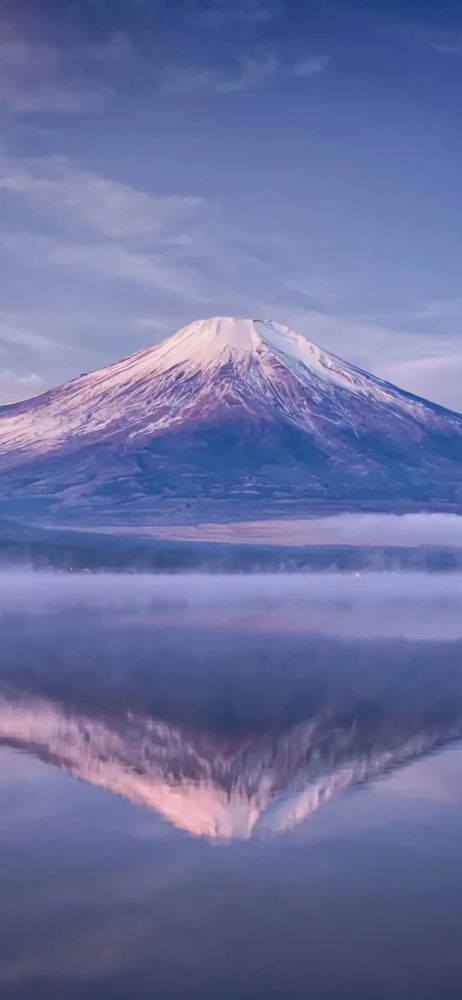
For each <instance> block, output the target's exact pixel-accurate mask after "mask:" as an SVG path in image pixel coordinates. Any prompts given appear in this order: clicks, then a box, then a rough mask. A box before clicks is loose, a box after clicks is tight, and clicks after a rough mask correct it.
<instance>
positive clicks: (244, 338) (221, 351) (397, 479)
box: [0, 318, 462, 516]
mask: <svg viewBox="0 0 462 1000" xmlns="http://www.w3.org/2000/svg"><path fill="white" fill-rule="evenodd" d="M0 473H1V486H0V510H1V511H2V512H3V513H5V514H8V513H10V512H11V510H15V511H16V512H17V510H18V509H19V510H25V511H29V512H36V513H38V512H40V511H52V512H55V513H63V512H64V513H66V511H67V512H69V511H72V510H74V511H77V512H85V511H96V512H98V511H100V512H101V513H102V514H109V513H112V514H113V513H116V514H118V515H120V514H122V513H125V514H129V515H130V516H131V515H132V514H133V515H135V514H136V512H138V513H139V514H140V515H143V516H145V515H146V516H149V515H150V514H152V513H153V512H155V511H162V510H164V511H165V510H166V509H167V508H173V509H175V510H177V511H180V510H181V509H183V510H184V509H186V508H194V507H196V506H197V509H201V507H202V509H206V508H207V505H209V506H210V505H212V506H213V505H216V506H217V507H218V508H220V507H221V508H222V509H223V510H224V511H225V512H226V510H227V509H228V510H231V509H233V510H236V509H238V510H240V511H244V510H249V509H254V510H255V509H256V510H260V511H261V510H262V509H264V510H265V512H268V511H270V510H271V509H278V508H281V509H282V508H284V505H285V507H286V508H288V509H291V510H297V512H306V511H308V510H309V509H310V507H311V508H312V507H313V505H323V504H336V505H338V506H340V507H342V506H343V507H345V508H348V507H352V506H354V505H357V504H369V505H372V506H374V505H375V506H382V505H387V504H388V505H392V506H395V507H396V506H397V505H400V504H402V503H406V502H411V503H413V504H414V505H417V506H420V507H431V506H433V507H440V508H441V507H442V508H444V507H445V506H446V505H453V506H455V507H457V506H458V505H460V504H461V503H462V416H461V415H460V414H457V413H453V412H451V411H449V410H446V409H444V408H443V407H441V406H437V405H436V404H433V403H430V402H428V401H426V400H423V399H420V398H418V397H417V396H414V395H412V394H410V393H408V392H404V391H402V390H400V389H398V388H396V387H395V386H393V385H390V384H388V383H386V382H383V381H381V380H380V379H378V378H376V377H374V376H372V375H369V374H367V373H366V372H363V371H361V370H360V369H359V368H357V367H355V366H354V365H351V364H348V363H347V362H344V361H341V360H339V359H338V358H336V357H335V356H334V355H332V354H329V353H327V352H326V351H323V350H322V349H321V348H319V347H316V346H315V345H314V344H312V343H310V342H309V341H308V340H306V339H305V338H304V337H302V336H300V335H298V334H296V333H294V332H293V331H292V330H290V329H288V328H287V327H284V326H280V325H279V324H277V323H274V322H270V321H260V320H244V319H231V318H215V319H209V320H203V321H198V322H195V323H192V324H191V325H190V326H187V327H185V328H184V329H182V330H180V331H179V332H178V333H176V334H175V335H174V336H172V337H170V338H168V339H166V340H164V341H162V343H160V344H157V345H155V346H154V347H153V348H151V349H149V350H145V351H141V352H139V353H137V354H134V355H132V356H131V357H129V358H127V359H125V360H123V361H120V362H117V363H116V364H113V365H110V366H108V367H107V368H103V369H101V370H99V371H96V372H92V373H90V374H84V375H81V376H80V377H79V378H76V379H74V380H73V381H72V382H70V383H68V384H66V385H64V386H61V387H59V388H56V389H52V390H50V391H48V392H46V393H44V394H43V395H41V396H38V397H36V398H35V399H31V400H27V401H25V402H21V403H17V404H13V405H12V406H7V407H3V408H1V409H0ZM263 503H264V504H265V507H264V508H262V504H263Z"/></svg>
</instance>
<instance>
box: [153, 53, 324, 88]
mask: <svg viewBox="0 0 462 1000" xmlns="http://www.w3.org/2000/svg"><path fill="white" fill-rule="evenodd" d="M327 65H328V58H327V56H321V55H313V56H306V57H305V58H304V59H302V60H299V61H298V62H295V63H292V62H290V61H283V60H282V59H281V58H280V57H279V56H278V55H276V54H275V53H274V52H271V53H266V54H265V55H258V56H248V57H247V58H246V59H243V60H241V61H240V62H239V63H238V64H237V65H236V66H234V67H233V68H231V69H227V70H223V69H216V68H212V67H207V66H170V67H167V68H166V70H165V72H164V76H163V82H162V89H163V90H164V92H165V93H167V94H180V95H185V94H190V95H191V96H200V95H206V94H216V95H218V96H226V95H229V94H243V93H247V92H248V91H252V90H258V89H260V88H261V87H263V86H265V85H266V84H269V83H271V82H273V81H274V80H275V79H276V78H277V77H286V78H287V77H290V76H293V77H298V78H299V79H302V78H308V77H310V76H316V75H317V74H318V73H321V72H322V71H323V70H324V69H325V68H326V67H327Z"/></svg>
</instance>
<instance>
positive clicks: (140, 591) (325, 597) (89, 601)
mask: <svg viewBox="0 0 462 1000" xmlns="http://www.w3.org/2000/svg"><path fill="white" fill-rule="evenodd" d="M79 611H85V612H91V614H92V615H98V613H103V612H105V613H107V612H109V613H111V614H112V613H114V614H115V615H116V616H117V618H119V617H120V616H122V617H130V619H131V620H135V619H136V617H137V616H139V618H140V621H144V622H145V621H146V619H149V621H150V622H151V623H152V624H156V623H158V624H159V625H161V626H162V627H165V626H167V627H169V626H171V627H172V629H178V628H181V627H185V626H190V625H199V626H200V627H206V628H215V627H220V626H230V625H231V626H233V625H235V626H236V628H239V629H241V630H242V629H251V630H256V631H270V632H273V631H274V632H276V631H277V632H279V633H284V632H292V631H310V632H327V633H329V634H345V635H365V636H370V635H377V636H382V635H383V636H406V637H418V638H427V637H428V638H431V637H435V638H436V637H440V636H445V637H446V638H457V637H460V636H462V575H461V574H450V575H444V574H432V575H426V574H422V573H415V574H414V573H365V574H356V573H350V574H345V573H342V574H337V573H331V574H287V575H285V574H278V575H269V574H265V575H261V576H259V575H253V576H245V575H242V576H241V575H231V576H220V575H214V576H207V575H205V574H197V575H195V574H185V575H174V576H162V575H153V576H149V575H137V574H129V575H120V574H117V575H110V574H95V575H92V574H62V573H51V572H43V573H42V572H32V571H22V570H21V571H19V570H14V571H13V570H11V571H4V572H2V573H0V627H1V621H2V618H3V619H5V618H10V617H11V616H14V617H15V618H16V619H17V618H18V616H19V618H21V617H24V618H27V619H30V618H33V617H34V616H36V615H43V614H48V613H52V614H56V613H58V614H59V613H60V612H62V613H66V615H69V614H72V613H73V612H75V613H76V614H77V613H78V612H79Z"/></svg>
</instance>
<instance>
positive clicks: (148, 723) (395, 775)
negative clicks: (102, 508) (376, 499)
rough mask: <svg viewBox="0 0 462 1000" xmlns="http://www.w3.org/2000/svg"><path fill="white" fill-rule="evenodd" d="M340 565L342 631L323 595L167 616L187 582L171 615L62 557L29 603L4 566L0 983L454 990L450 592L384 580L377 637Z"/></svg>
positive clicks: (455, 662) (382, 992)
mask: <svg viewBox="0 0 462 1000" xmlns="http://www.w3.org/2000/svg"><path fill="white" fill-rule="evenodd" d="M354 582H355V581H354V580H351V583H350V586H351V588H352V590H351V592H350V598H349V599H350V611H351V610H353V611H354V614H355V615H356V619H355V620H356V622H357V625H356V626H355V628H354V629H350V630H348V629H345V628H344V627H343V626H342V627H341V626H339V627H338V629H337V631H336V630H335V628H334V629H332V627H331V626H332V624H333V623H334V622H335V621H336V620H340V622H344V621H345V620H346V619H345V614H346V612H345V607H343V606H342V604H341V606H340V607H336V606H335V605H334V604H332V605H331V607H330V609H328V607H327V605H328V601H327V597H326V595H324V598H323V601H324V605H325V608H326V614H327V613H329V617H328V618H325V619H323V622H324V625H322V626H319V623H318V628H317V629H315V628H314V627H313V621H314V619H313V618H310V617H309V616H308V617H307V618H305V625H304V628H302V627H301V624H300V627H299V628H297V630H293V629H291V628H288V630H287V631H286V632H284V630H283V629H281V628H279V629H275V628H274V627H272V628H270V627H269V626H268V628H264V627H259V628H256V629H252V628H251V627H250V625H249V618H248V617H247V618H246V620H245V627H243V628H242V629H239V627H238V618H234V619H233V622H232V623H231V624H230V622H229V621H228V622H223V621H222V620H220V618H219V617H218V618H217V617H216V616H215V615H214V613H213V611H210V607H209V612H210V613H209V618H208V620H207V621H206V619H205V617H204V615H205V611H206V606H205V605H206V603H207V602H200V601H198V602H197V607H196V612H197V615H198V618H197V619H194V615H192V616H191V615H190V616H189V617H188V618H187V619H186V621H185V620H184V618H182V614H183V611H182V609H181V601H180V600H179V596H180V595H181V587H182V586H183V583H182V582H180V584H179V591H178V595H177V597H178V600H177V602H176V604H175V602H172V604H171V607H170V614H171V615H174V614H176V615H177V616H178V619H179V620H178V627H177V628H174V629H172V627H171V626H170V625H169V624H167V623H166V620H165V612H166V603H167V598H166V595H165V593H164V600H163V602H162V607H160V606H156V600H155V598H153V595H152V592H150V593H149V600H146V599H144V600H143V601H141V602H140V600H139V596H138V600H137V601H135V602H133V603H132V606H131V607H127V606H126V611H125V613H122V611H121V608H120V605H118V604H117V603H116V606H114V592H111V594H110V593H109V591H108V590H106V591H105V590H104V586H105V583H104V580H103V578H100V580H99V591H98V593H99V597H98V600H97V602H96V605H95V601H94V600H93V597H94V594H95V589H93V590H92V587H93V588H94V581H91V585H90V588H89V589H88V590H87V592H86V593H87V595H88V598H89V599H86V598H85V597H84V594H83V591H82V586H81V584H80V583H78V584H76V585H75V587H76V589H75V590H74V595H73V596H71V595H70V593H69V592H67V594H66V595H65V596H64V598H63V588H65V581H64V582H63V579H61V580H59V579H57V580H56V587H57V590H56V594H57V593H58V590H59V591H60V594H61V600H58V597H56V600H54V601H53V600H50V594H51V591H48V593H47V597H46V601H45V600H44V596H45V592H44V590H43V588H42V592H41V602H40V601H37V603H36V604H35V605H34V604H33V603H32V602H29V606H28V614H27V615H25V614H24V610H23V609H21V607H20V606H18V604H16V606H14V601H13V600H12V593H13V590H12V589H10V599H9V600H6V601H5V602H4V604H3V608H2V611H1V614H0V618H1V621H0V625H1V630H2V645H1V649H0V742H1V748H0V816H1V820H0V882H1V885H2V897H3V898H4V899H6V900H7V901H8V905H7V906H6V907H5V906H4V907H2V910H1V912H0V940H1V941H2V944H1V945H0V984H2V987H3V990H4V994H5V996H8V997H10V996H11V997H12V998H16V997H17V998H20V1000H25V998H29V997H31V998H32V997H34V998H35V997H36V996H53V997H57V998H60V997H63V998H64V1000H67V998H68V997H70V998H73V997H78V996H79V997H80V996H82V995H85V996H89V997H91V998H93V997H95V998H99V997H101V998H103V1000H106V998H107V1000H109V998H111V1000H112V998H113V997H115V998H117V997H120V998H129V997H130V998H131V997H133V996H135V997H138V996H140V997H145V996H146V997H148V996H152V988H153V986H152V984H153V982H154V981H155V983H156V996H160V997H161V998H163V997H170V996H172V995H175V996H188V997H189V996H191V997H193V998H196V997H197V998H206V1000H208V998H210V1000H211V998H215V997H217V996H220V997H222V996H223V997H226V998H227V997H229V998H234V997H239V998H240V997H249V998H251V997H252V998H253V997H258V998H260V997H261V998H263V997H267V996H275V997H278V998H279V997H280V998H281V1000H282V998H283V997H284V998H285V997H288V996H290V997H292V996H293V997H295V998H300V1000H302V998H303V1000H304V998H306V997H307V996H310V997H315V998H318V997H319V998H321V997H322V998H324V997H328V998H331V997H332V998H334V1000H337V998H338V1000H340V997H342V1000H345V997H347V998H349V997H351V998H352V1000H353V997H354V998H355V1000H357V998H359V1000H360V998H362V997H364V1000H366V997H367V998H369V997H374V998H375V997H377V998H382V997H383V998H388V997H390V998H395V997H397V998H401V997H402V998H403V1000H404V997H406V998H407V997H409V995H415V996H418V997H419V1000H420V998H422V1000H427V998H428V1000H430V998H433V997H436V996H438V998H442V1000H446V998H448V1000H449V998H452V997H454V998H455V997H456V996H457V992H456V990H455V988H454V984H455V983H458V982H460V975H461V973H462V959H461V957H460V946H459V941H460V930H461V911H460V898H461V890H462V875H461V874H460V842H461V834H462V766H461V765H462V750H461V744H460V737H461V735H462V655H461V654H462V639H461V638H460V636H459V635H458V632H457V628H454V631H453V634H452V635H450V636H447V637H445V636H444V635H443V634H442V632H443V630H442V627H441V623H442V620H443V619H441V614H443V616H449V617H451V616H452V617H453V618H454V620H455V621H457V620H458V615H459V610H458V607H457V602H458V596H457V592H456V590H454V589H453V591H452V598H451V600H449V601H448V602H445V601H444V600H442V597H441V595H442V590H441V587H440V584H439V583H438V582H437V584H436V589H435V593H434V601H433V605H432V601H431V600H430V593H429V592H427V593H426V596H425V599H424V597H423V595H421V596H420V597H418V595H417V596H416V593H415V592H414V594H413V595H412V596H411V597H410V599H409V601H408V602H407V603H406V602H404V606H403V595H402V593H401V596H400V604H401V606H400V614H401V615H402V616H403V621H404V619H405V617H406V613H408V615H409V617H410V618H412V620H413V626H412V629H408V630H407V634H406V630H404V634H402V633H403V629H402V627H401V626H399V627H397V628H395V629H394V630H393V629H392V630H391V634H389V635H386V634H384V633H385V631H386V629H385V628H384V626H383V624H382V627H380V628H379V627H378V628H376V629H371V628H370V627H369V625H368V622H367V620H366V619H367V614H366V611H365V609H364V603H363V604H361V601H360V600H358V598H355V600H354V601H353V599H352V598H351V593H353V587H354ZM36 585H37V579H35V580H34V583H33V586H36ZM72 585H74V581H72ZM448 585H449V584H448ZM147 586H148V585H147ZM374 586H375V584H374V582H373V581H371V589H370V590H369V592H368V601H367V606H368V608H369V612H370V616H371V617H372V618H373V619H374V620H376V621H377V622H379V619H380V618H381V615H382V613H385V614H386V615H389V600H390V592H389V590H388V591H387V594H386V595H385V594H384V591H383V589H382V592H381V593H380V594H379V591H378V590H377V591H376V594H375V596H374ZM377 586H378V585H377ZM385 586H386V587H389V581H387V583H386V585H385ZM438 587H440V590H438ZM79 588H80V589H79ZM398 592H399V591H397V593H398ZM24 593H25V591H24V590H23V594H24ZM30 593H31V592H29V597H30ZM313 593H314V591H313ZM356 593H357V592H356ZM305 596H306V595H305ZM385 596H386V601H385V605H384V598H385ZM447 596H448V597H449V596H450V595H449V594H448V593H447ZM145 597H146V595H145ZM90 598H91V599H90ZM248 599H249V598H248V595H246V600H247V601H248ZM319 599H320V595H319V593H318V600H319ZM343 599H345V594H344V595H343ZM170 600H171V595H170ZM265 600H266V601H267V600H268V593H266V597H265V595H264V594H263V595H262V594H261V593H258V592H255V595H254V604H255V605H258V606H259V615H260V617H262V618H263V619H264V618H265V615H266V617H268V618H271V616H272V615H273V607H272V605H271V604H270V606H269V607H267V608H266V611H265V607H264V601H265ZM310 600H311V599H310ZM313 600H314V598H313ZM387 602H388V603H387ZM419 602H420V609H421V620H422V633H423V637H422V636H420V637H419V635H418V627H417V622H418V616H417V614H416V608H417V605H418V604H419ZM282 603H284V602H282ZM308 603H309V604H310V606H311V607H312V603H310V601H309V602H308ZM216 606H218V605H216ZM387 607H388V610H387V609H386V608H387ZM361 608H362V610H361ZM305 611H306V602H305ZM361 614H362V615H363V619H364V622H365V625H366V628H365V629H364V634H361V628H360V618H361ZM338 616H339V618H338ZM299 617H300V616H299ZM302 617H303V616H302ZM430 619H431V620H432V621H433V629H431V628H429V620H430ZM301 621H302V618H300V622H301ZM327 621H329V623H330V624H329V625H327V624H326V623H327ZM180 625H181V627H179V626H180ZM432 632H433V634H432ZM374 633H375V634H374ZM393 633H394V634H393ZM429 635H430V638H429V637H428V636H429ZM76 779H80V780H76Z"/></svg>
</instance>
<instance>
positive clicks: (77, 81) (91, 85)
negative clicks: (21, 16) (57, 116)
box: [0, 19, 110, 114]
mask: <svg viewBox="0 0 462 1000" xmlns="http://www.w3.org/2000/svg"><path fill="white" fill-rule="evenodd" d="M109 96H110V91H109V89H108V86H107V85H103V84H102V83H101V82H98V81H97V80H96V79H95V80H90V79H89V78H88V75H86V74H84V73H83V72H78V71H77V70H73V69H72V68H71V67H69V65H65V64H64V60H63V55H62V53H61V52H60V51H59V49H58V48H54V47H53V46H52V45H50V44H48V43H47V42H45V41H43V40H41V39H39V38H28V37H25V36H23V35H21V33H19V32H18V31H17V29H16V28H15V27H13V26H12V25H11V24H10V23H7V22H6V21H5V20H1V19H0V107H3V108H4V109H6V110H7V111H9V112H11V113H16V114H33V113H62V114H75V113H77V112H80V111H84V110H85V111H90V112H92V111H99V110H101V108H102V107H103V106H104V105H105V103H106V101H107V100H108V98H109Z"/></svg>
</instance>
